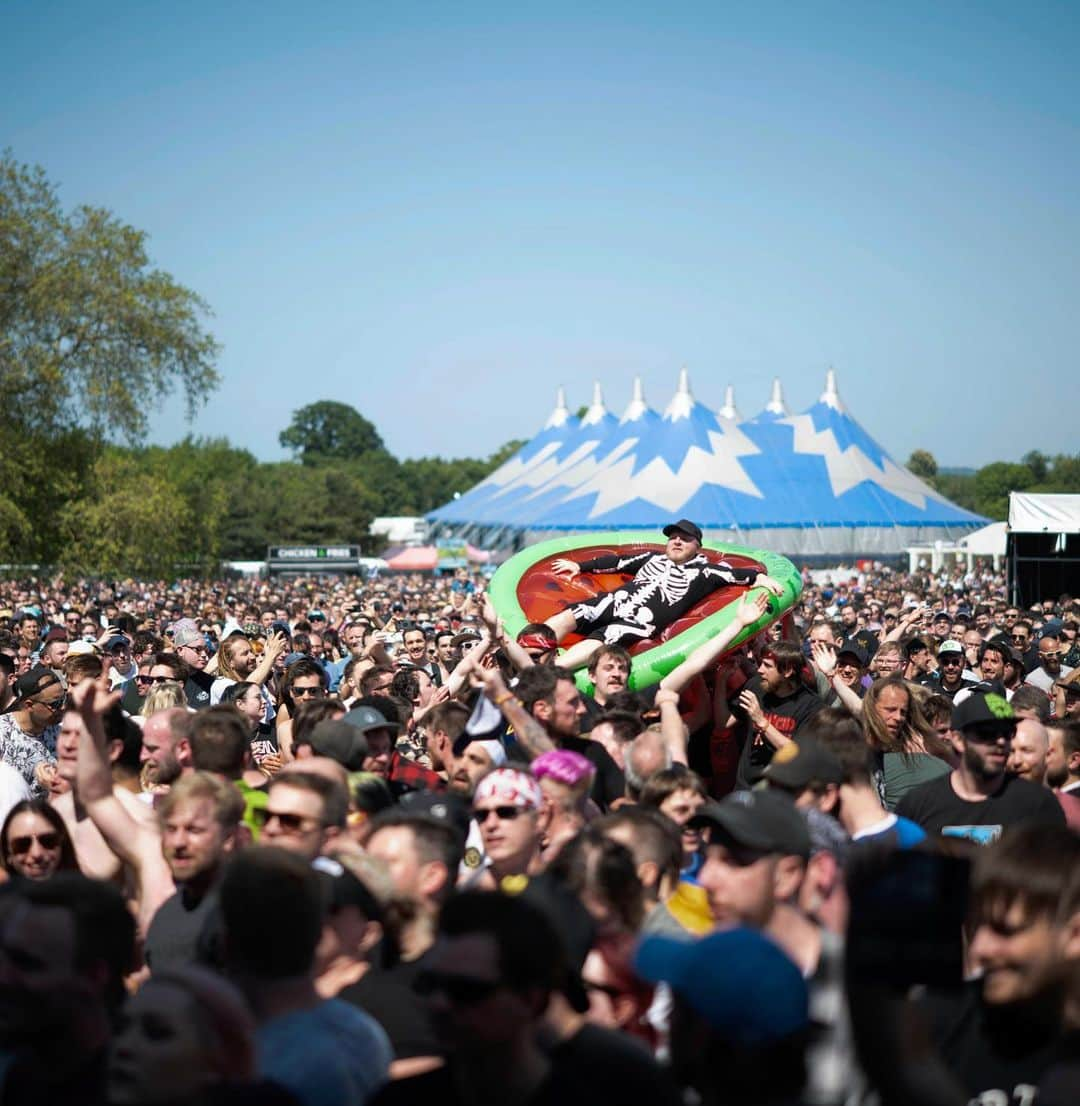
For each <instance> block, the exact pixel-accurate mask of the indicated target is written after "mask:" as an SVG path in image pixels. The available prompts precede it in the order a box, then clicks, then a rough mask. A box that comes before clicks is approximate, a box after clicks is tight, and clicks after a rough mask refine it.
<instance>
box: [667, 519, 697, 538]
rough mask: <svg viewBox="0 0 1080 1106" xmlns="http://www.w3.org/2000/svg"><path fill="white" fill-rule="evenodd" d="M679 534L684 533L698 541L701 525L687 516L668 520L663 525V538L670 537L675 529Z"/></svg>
mask: <svg viewBox="0 0 1080 1106" xmlns="http://www.w3.org/2000/svg"><path fill="white" fill-rule="evenodd" d="M676 530H677V531H678V532H679V533H680V534H685V535H686V536H687V537H688V538H693V539H694V540H695V541H698V542H700V541H701V540H702V539H701V527H700V526H698V524H697V523H696V522H691V521H690V520H689V519H688V518H681V519H679V521H678V522H669V523H668V524H667V526H665V527H664V529H663V531H662V533H663V535H664V537H665V538H670V537H671V535H672V534H674V533H675V531H676Z"/></svg>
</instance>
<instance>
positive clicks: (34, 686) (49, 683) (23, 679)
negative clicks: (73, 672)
mask: <svg viewBox="0 0 1080 1106" xmlns="http://www.w3.org/2000/svg"><path fill="white" fill-rule="evenodd" d="M57 685H59V686H60V687H63V686H64V681H63V680H61V679H60V677H59V676H57V674H56V673H55V672H54V671H53V670H52V669H51V668H46V667H45V666H44V665H42V664H38V665H35V666H34V667H33V668H31V669H30V671H29V672H24V673H23V674H22V675H21V676H20V677H19V678H18V679H17V680H16V681H15V686H14V688H13V689H12V690H13V691H14V692H15V698H14V699H12V701H11V705H10V706H9V707H8V709H9V710H14V709H15V707H17V706H19V705H20V704H22V703H25V702H26V700H27V699H32V698H33V697H34V696H35V695H37V694H38V693H39V692H42V691H44V690H45V689H46V688H50V687H56V686H57Z"/></svg>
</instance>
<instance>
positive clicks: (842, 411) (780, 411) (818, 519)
mask: <svg viewBox="0 0 1080 1106" xmlns="http://www.w3.org/2000/svg"><path fill="white" fill-rule="evenodd" d="M675 518H690V519H694V520H695V521H696V522H697V523H698V524H699V525H700V526H701V527H702V529H703V530H705V531H706V533H707V534H708V535H709V536H710V537H712V538H714V539H716V540H718V541H728V542H735V543H738V544H742V545H750V546H761V547H765V548H770V549H774V550H777V551H779V552H784V553H787V554H789V555H792V556H804V557H810V556H838V557H852V556H858V555H863V556H875V555H876V556H891V555H895V554H899V553H901V552H903V551H904V550H905V549H906V548H907V547H908V546H909V545H912V544H916V543H926V542H935V541H939V540H941V541H954V540H956V539H957V538H959V537H961V536H963V535H964V534H966V533H968V532H969V531H971V530H973V529H975V528H977V527H979V526H982V525H983V524H984V523H985V521H986V520H985V519H983V518H981V517H980V516H978V515H975V514H972V513H971V512H969V511H965V510H963V509H962V508H960V507H957V506H956V505H955V504H953V503H950V502H949V501H948V500H947V499H945V498H944V497H943V496H941V495H940V494H939V493H937V492H935V491H934V490H933V489H932V488H931V487H929V485H927V484H925V483H924V482H923V481H921V480H919V479H918V478H917V477H916V476H914V475H913V474H912V473H911V472H909V471H908V470H907V469H905V468H904V467H903V466H901V465H898V464H897V463H896V462H895V461H893V460H892V458H891V457H890V456H889V455H888V454H887V453H886V452H885V450H883V449H882V448H881V446H879V445H878V444H877V443H876V442H875V441H874V440H873V439H872V438H871V437H870V436H869V435H868V434H867V433H866V431H865V430H864V429H863V428H862V427H861V426H860V425H859V424H858V422H856V420H855V419H854V418H853V417H852V416H851V415H850V414H849V413H848V411H847V410H846V408H845V407H844V405H843V403H842V402H841V400H840V395H839V392H838V390H837V387H836V377H835V374H834V373H833V372H832V371H831V370H830V372H829V374H828V377H827V380H826V386H825V391H824V392H823V393H822V395H821V397H820V398H819V400H818V402H817V403H815V404H814V405H813V406H811V407H810V408H808V409H807V410H806V411H804V412H802V413H801V414H791V412H790V411H789V409H788V407H787V405H786V404H785V402H784V398H783V394H782V391H781V388H780V383H779V381H776V382H775V383H774V385H773V390H772V396H771V398H770V401H769V403H768V404H767V405H766V407H765V409H764V410H763V411H761V413H760V414H758V415H757V416H755V417H754V418H752V419H749V420H742V418H741V416H740V414H739V411H738V409H737V407H736V406H735V397H734V394H733V389H731V388H730V387H729V388H728V389H727V394H726V396H725V402H724V405H723V407H721V408H720V409H719V410H718V411H714V410H712V409H710V408H709V407H707V406H706V405H705V404H703V403H700V402H698V401H697V400H695V399H694V397H693V395H692V394H691V392H690V385H689V380H688V378H687V374H686V371H685V370H683V372H682V373H681V374H680V380H679V386H678V389H677V391H676V393H675V395H674V397H673V398H672V400H671V402H670V403H669V404H668V406H667V408H666V410H665V411H664V413H663V415H662V416H661V415H659V414H657V412H655V411H653V410H651V409H650V408H649V407H648V406H647V404H646V403H645V402H644V398H643V396H642V392H641V385H640V382H636V383H635V390H634V398H633V400H632V401H631V403H630V405H629V407H628V408H627V410H626V412H625V413H624V415H623V417H622V418H621V419H619V420H616V419H615V418H614V417H613V416H612V415H611V414H610V413H609V412H608V411H607V410H606V408H605V407H604V405H603V401H602V398H601V396H600V390H599V385H597V386H596V389H595V392H594V396H593V404H592V406H591V407H590V408H589V410H588V411H587V412H586V414H585V415H584V416H583V418H582V419H581V421H580V423H577V422H576V420H573V419H572V418H571V416H570V415H569V412H568V411H567V410H566V404H565V399H564V397H563V396H562V393H561V391H560V396H559V403H558V406H557V407H556V410H555V413H554V414H553V415H552V417H551V419H549V420H548V425H547V426H546V427H545V428H544V430H542V431H541V432H540V434H538V435H537V436H536V438H534V439H533V440H532V441H530V442H529V443H528V444H527V445H526V446H524V447H523V448H522V449H521V451H520V452H519V453H518V454H515V456H514V457H512V458H511V459H510V460H509V461H507V462H506V463H505V464H504V465H502V466H501V467H500V468H499V469H498V470H497V471H496V472H494V473H492V474H491V476H489V477H488V478H487V479H486V480H485V481H483V482H482V483H481V484H478V485H477V486H476V487H475V488H473V489H472V490H471V491H469V492H467V493H466V494H465V495H463V496H461V497H460V498H458V499H456V500H455V501H454V502H453V503H450V504H447V505H446V506H444V507H440V508H439V509H438V510H437V511H434V512H432V514H430V515H429V516H428V519H429V521H430V522H431V523H432V524H434V525H435V527H436V529H437V530H452V531H454V532H455V533H457V534H459V535H460V536H463V537H468V538H469V539H470V540H472V541H474V542H479V543H482V544H488V545H509V544H514V545H522V544H528V543H529V542H532V541H537V540H540V539H542V538H546V537H554V536H556V535H557V534H560V533H573V532H587V531H593V530H637V529H645V530H649V529H656V530H659V529H660V527H662V526H663V525H664V524H665V523H667V522H670V521H671V520H672V519H675Z"/></svg>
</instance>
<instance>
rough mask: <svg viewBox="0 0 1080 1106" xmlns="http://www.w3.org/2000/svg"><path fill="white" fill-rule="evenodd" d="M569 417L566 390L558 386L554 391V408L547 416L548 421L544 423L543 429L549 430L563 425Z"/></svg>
mask: <svg viewBox="0 0 1080 1106" xmlns="http://www.w3.org/2000/svg"><path fill="white" fill-rule="evenodd" d="M569 417H570V408H569V407H567V406H566V392H565V391H564V389H563V388H561V387H560V388H559V390H558V391H557V392H556V393H555V410H554V411H552V412H551V414H550V415H549V416H548V421H547V422H546V423H544V429H545V430H550V429H552V428H553V427H556V426H565V425H566V420H567V419H568V418H569Z"/></svg>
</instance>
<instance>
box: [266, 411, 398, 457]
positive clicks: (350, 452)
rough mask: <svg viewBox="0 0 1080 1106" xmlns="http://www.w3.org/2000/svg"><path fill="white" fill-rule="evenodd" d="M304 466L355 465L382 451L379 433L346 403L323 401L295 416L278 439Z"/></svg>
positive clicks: (295, 413)
mask: <svg viewBox="0 0 1080 1106" xmlns="http://www.w3.org/2000/svg"><path fill="white" fill-rule="evenodd" d="M278 441H280V442H281V444H282V445H283V446H284V447H285V448H286V449H291V450H292V451H293V453H295V454H296V455H297V456H298V457H299V458H300V460H301V461H302V462H303V463H304V464H305V465H311V464H319V463H320V462H322V461H327V460H337V461H354V460H357V459H359V458H360V457H363V456H364V454H366V453H374V452H376V451H378V450H382V449H383V448H384V447H383V440H382V438H380V437H379V432H378V431H377V430H376V429H375V427H374V426H373V425H372V424H371V423H370V422H368V420H367V419H365V418H364V416H363V415H361V414H360V412H359V411H357V410H356V409H355V408H352V407H350V406H349V405H348V404H347V403H336V402H334V401H333V400H329V399H323V400H319V402H318V403H309V404H308V405H307V406H306V407H301V408H300V410H299V411H296V412H294V414H293V417H292V422H291V423H289V425H288V427H287V428H286V429H285V430H283V431H282V432H281V434H280V435H279V436H278Z"/></svg>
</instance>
